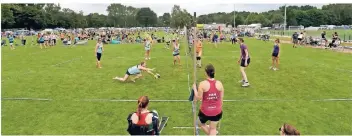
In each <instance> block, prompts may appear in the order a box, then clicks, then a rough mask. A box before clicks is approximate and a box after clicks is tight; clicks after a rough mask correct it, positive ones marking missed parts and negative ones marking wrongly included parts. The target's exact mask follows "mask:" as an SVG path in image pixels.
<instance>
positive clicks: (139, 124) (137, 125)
mask: <svg viewBox="0 0 352 136" xmlns="http://www.w3.org/2000/svg"><path fill="white" fill-rule="evenodd" d="M148 105H149V98H148V96H141V97H139V98H138V105H137V111H136V112H133V113H131V114H129V115H128V117H127V121H128V128H127V132H128V133H129V134H130V135H159V134H160V132H159V129H158V128H159V115H158V112H157V111H156V110H152V111H149V110H148Z"/></svg>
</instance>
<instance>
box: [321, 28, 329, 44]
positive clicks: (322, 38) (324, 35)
mask: <svg viewBox="0 0 352 136" xmlns="http://www.w3.org/2000/svg"><path fill="white" fill-rule="evenodd" d="M323 41H324V42H323ZM321 43H322V44H321V46H322V48H325V47H326V45H327V43H328V40H326V32H325V31H323V33H321ZM323 43H324V44H323Z"/></svg>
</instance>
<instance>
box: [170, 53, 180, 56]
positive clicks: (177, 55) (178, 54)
mask: <svg viewBox="0 0 352 136" xmlns="http://www.w3.org/2000/svg"><path fill="white" fill-rule="evenodd" d="M172 55H173V56H178V55H180V53H176V54H172Z"/></svg>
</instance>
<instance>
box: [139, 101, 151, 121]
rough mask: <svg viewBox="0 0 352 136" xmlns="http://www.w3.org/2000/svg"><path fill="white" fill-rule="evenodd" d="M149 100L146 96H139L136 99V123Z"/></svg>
mask: <svg viewBox="0 0 352 136" xmlns="http://www.w3.org/2000/svg"><path fill="white" fill-rule="evenodd" d="M148 103H149V99H148V96H141V97H139V99H138V107H137V116H138V121H139V120H140V116H141V114H142V109H144V108H146V107H147V106H148Z"/></svg>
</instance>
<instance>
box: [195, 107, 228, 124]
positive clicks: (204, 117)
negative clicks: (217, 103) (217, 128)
mask: <svg viewBox="0 0 352 136" xmlns="http://www.w3.org/2000/svg"><path fill="white" fill-rule="evenodd" d="M198 117H199V120H200V122H201V123H202V124H205V123H207V121H219V120H220V119H221V118H222V112H220V113H219V114H218V115H216V116H207V115H205V114H204V113H203V112H202V111H201V110H199V113H198Z"/></svg>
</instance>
